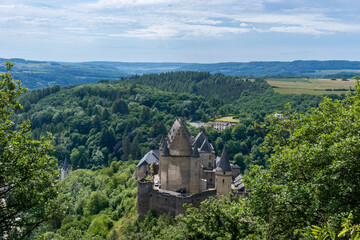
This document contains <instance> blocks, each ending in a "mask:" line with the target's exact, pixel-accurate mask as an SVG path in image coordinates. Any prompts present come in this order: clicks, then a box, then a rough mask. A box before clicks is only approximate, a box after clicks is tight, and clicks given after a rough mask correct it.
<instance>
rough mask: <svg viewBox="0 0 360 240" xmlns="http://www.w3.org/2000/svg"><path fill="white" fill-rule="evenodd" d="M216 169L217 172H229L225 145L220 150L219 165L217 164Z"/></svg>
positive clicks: (229, 167)
mask: <svg viewBox="0 0 360 240" xmlns="http://www.w3.org/2000/svg"><path fill="white" fill-rule="evenodd" d="M216 171H219V172H231V171H232V169H231V166H230V161H229V156H228V153H227V151H226V147H225V146H224V148H223V150H222V153H221V157H220V161H219V165H218V166H217V168H216Z"/></svg>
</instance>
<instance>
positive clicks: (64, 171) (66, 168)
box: [61, 157, 71, 180]
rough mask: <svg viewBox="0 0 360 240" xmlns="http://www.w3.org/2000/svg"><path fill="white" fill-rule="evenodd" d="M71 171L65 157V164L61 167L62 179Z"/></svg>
mask: <svg viewBox="0 0 360 240" xmlns="http://www.w3.org/2000/svg"><path fill="white" fill-rule="evenodd" d="M70 172H71V170H70V167H69V164H68V161H67V157H65V161H64V166H63V167H62V168H61V180H63V179H64V178H65V177H66V176H67V175H69V174H70Z"/></svg>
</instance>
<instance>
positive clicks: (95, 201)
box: [86, 192, 109, 215]
mask: <svg viewBox="0 0 360 240" xmlns="http://www.w3.org/2000/svg"><path fill="white" fill-rule="evenodd" d="M108 206H109V198H108V197H107V196H105V195H104V194H102V193H99V192H92V193H91V195H90V197H89V199H88V201H87V203H86V208H87V210H88V211H89V213H90V214H91V215H93V214H98V213H99V212H100V211H101V210H103V209H105V208H107V207H108Z"/></svg>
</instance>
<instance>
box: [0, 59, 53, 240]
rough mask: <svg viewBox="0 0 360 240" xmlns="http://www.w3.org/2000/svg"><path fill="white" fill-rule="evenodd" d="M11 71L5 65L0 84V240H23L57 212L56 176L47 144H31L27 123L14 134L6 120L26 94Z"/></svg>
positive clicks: (9, 67) (48, 142) (18, 107)
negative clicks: (21, 97)
mask: <svg viewBox="0 0 360 240" xmlns="http://www.w3.org/2000/svg"><path fill="white" fill-rule="evenodd" d="M11 68H12V64H11V63H9V62H7V63H6V70H7V72H6V73H3V74H1V82H0V199H1V200H0V238H1V237H4V235H5V234H8V235H9V236H11V237H12V238H24V237H25V236H27V235H28V234H29V233H31V232H32V231H33V230H34V229H35V228H36V227H37V226H39V225H40V224H41V223H42V222H44V221H46V220H48V219H50V218H52V217H53V216H54V214H56V213H57V212H58V211H59V210H60V209H59V206H58V202H57V197H58V192H57V187H56V186H55V184H54V180H55V178H56V177H57V176H58V172H57V171H54V170H53V167H54V166H55V164H56V162H57V161H56V159H55V158H53V157H50V156H49V155H48V153H49V152H51V151H52V146H51V144H50V141H48V140H45V139H44V138H41V139H40V140H34V139H33V137H32V134H31V131H30V122H29V121H25V122H23V123H22V125H21V126H20V129H19V130H14V129H16V126H14V123H13V122H12V121H10V120H9V117H10V115H11V114H12V113H13V111H14V110H18V109H21V105H20V104H19V102H18V101H17V99H18V97H19V96H20V94H21V93H23V92H24V91H26V89H23V88H22V87H21V83H20V81H15V80H14V79H13V76H12V75H11V74H10V72H9V71H10V69H11ZM49 138H51V135H49Z"/></svg>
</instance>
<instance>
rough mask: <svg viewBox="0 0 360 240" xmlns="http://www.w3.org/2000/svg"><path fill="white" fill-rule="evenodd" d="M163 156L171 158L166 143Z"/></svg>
mask: <svg viewBox="0 0 360 240" xmlns="http://www.w3.org/2000/svg"><path fill="white" fill-rule="evenodd" d="M161 155H162V156H170V151H169V148H168V146H167V144H166V143H165V146H164V150H163V152H162V154H161Z"/></svg>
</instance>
